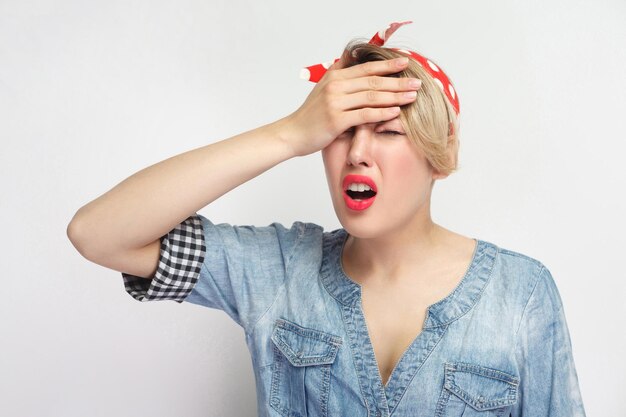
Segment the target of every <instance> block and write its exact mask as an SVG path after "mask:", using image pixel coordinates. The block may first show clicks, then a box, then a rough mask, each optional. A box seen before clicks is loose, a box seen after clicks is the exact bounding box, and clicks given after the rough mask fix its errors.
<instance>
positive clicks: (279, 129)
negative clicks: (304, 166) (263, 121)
mask: <svg viewBox="0 0 626 417" xmlns="http://www.w3.org/2000/svg"><path fill="white" fill-rule="evenodd" d="M289 117H290V116H286V117H283V118H282V119H279V120H276V121H275V122H273V123H270V124H268V125H266V126H265V127H266V128H267V129H268V130H269V135H270V136H271V137H272V138H274V139H275V140H276V141H277V142H278V143H279V144H280V145H279V146H280V147H281V148H282V150H283V152H284V155H285V156H286V158H285V159H291V158H294V157H296V156H301V155H300V154H299V153H298V151H297V149H295V148H294V144H295V141H294V140H293V138H294V134H293V131H292V128H291V127H290V126H291V123H290V118H289Z"/></svg>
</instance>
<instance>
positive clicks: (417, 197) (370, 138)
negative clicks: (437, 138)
mask: <svg viewBox="0 0 626 417" xmlns="http://www.w3.org/2000/svg"><path fill="white" fill-rule="evenodd" d="M393 132H398V133H399V134H396V133H393ZM322 158H323V160H324V168H325V171H326V179H327V181H328V187H329V189H330V194H331V198H332V202H333V206H334V208H335V213H337V217H338V219H339V222H340V223H341V224H342V226H343V227H344V228H345V229H346V230H347V231H348V233H349V234H351V235H352V236H355V237H359V238H372V237H377V236H391V235H393V234H395V233H396V232H398V231H405V232H406V231H407V229H410V228H411V226H415V227H420V226H421V225H423V223H424V222H425V221H427V222H430V195H431V190H432V183H433V180H434V179H438V178H443V177H442V176H441V175H438V174H437V173H436V172H434V170H433V169H432V167H431V166H430V164H429V163H428V161H427V159H426V157H425V156H424V154H423V153H422V152H421V151H420V150H419V149H418V147H417V146H416V145H415V144H413V143H412V142H411V140H410V139H409V138H408V136H406V134H405V130H404V127H403V126H402V122H401V121H400V119H399V118H395V119H392V120H389V121H386V122H380V123H377V124H374V123H368V124H364V125H360V126H356V127H353V128H351V129H349V130H348V131H346V132H344V133H342V134H341V135H340V136H338V137H337V138H336V139H335V140H334V141H333V142H331V143H330V145H328V146H327V147H326V148H324V149H322ZM352 174H354V175H361V176H366V177H368V178H364V177H360V178H359V177H350V176H349V175H352ZM368 180H371V181H372V182H373V183H371V184H370V188H372V190H374V191H376V195H375V196H374V197H372V198H368V197H370V196H371V195H372V194H373V193H372V192H369V193H365V194H361V195H359V194H354V193H353V192H352V191H346V189H347V188H348V187H349V186H350V183H362V184H365V183H367V182H368ZM352 188H355V187H354V186H353V187H352ZM361 188H364V187H363V186H361ZM365 188H366V187H365ZM357 189H358V188H357ZM350 196H352V197H354V198H356V199H360V200H362V201H360V202H359V201H356V200H355V199H354V198H351V197H350Z"/></svg>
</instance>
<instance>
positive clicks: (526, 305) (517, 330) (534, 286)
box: [515, 265, 545, 350]
mask: <svg viewBox="0 0 626 417" xmlns="http://www.w3.org/2000/svg"><path fill="white" fill-rule="evenodd" d="M544 269H545V266H544V265H541V268H540V269H539V272H538V274H537V279H535V284H534V285H533V289H532V291H531V292H530V296H529V297H528V300H526V304H525V305H524V310H522V316H521V317H520V321H519V323H518V325H517V329H516V330H515V350H517V344H518V336H519V331H520V328H521V327H522V325H523V323H524V319H525V317H526V310H527V308H528V305H529V304H530V302H531V300H532V299H533V297H534V295H535V290H536V289H537V287H538V286H539V281H541V277H542V274H543V271H544Z"/></svg>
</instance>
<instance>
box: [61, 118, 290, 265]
mask: <svg viewBox="0 0 626 417" xmlns="http://www.w3.org/2000/svg"><path fill="white" fill-rule="evenodd" d="M282 124H283V119H281V120H278V121H277V122H274V123H272V124H269V125H265V126H262V127H259V128H257V129H254V130H251V131H248V132H245V133H242V134H240V135H237V136H233V137H231V138H228V139H225V140H222V141H220V142H216V143H213V144H210V145H206V146H203V147H200V148H197V149H194V150H191V151H188V152H185V153H182V154H180V155H176V156H173V157H171V158H168V159H166V160H164V161H161V162H159V163H157V164H154V165H151V166H149V167H147V168H145V169H143V170H141V171H139V172H137V173H136V174H134V175H132V176H130V177H129V178H127V179H125V180H124V181H122V182H121V183H119V184H118V185H116V186H115V187H114V188H113V189H111V190H110V191H108V192H106V193H105V194H103V195H102V196H100V197H98V198H96V199H95V200H93V201H91V202H90V203H88V204H86V205H85V206H83V207H81V208H80V209H79V210H78V211H77V212H76V214H75V215H74V217H73V218H72V221H71V222H70V224H69V226H68V229H67V233H68V237H69V238H70V240H71V241H72V243H73V244H74V246H75V247H76V248H77V249H78V251H79V252H80V253H81V254H82V255H83V256H85V257H86V258H88V259H90V260H93V261H94V262H96V263H100V262H98V259H102V258H105V257H111V256H114V254H118V253H124V252H131V251H139V253H136V254H135V255H140V256H149V254H146V252H155V254H154V257H155V258H156V257H158V244H157V241H158V240H159V238H160V237H161V236H163V235H165V234H167V233H168V232H169V231H170V230H172V229H173V228H174V227H175V226H176V225H178V224H179V223H180V222H182V221H183V220H185V219H186V218H187V217H189V216H190V215H192V214H194V213H195V212H197V211H198V210H200V209H201V208H203V207H204V206H206V205H208V204H209V203H211V202H212V201H214V200H216V199H217V198H219V197H220V196H222V195H224V194H226V193H227V192H228V191H230V190H232V189H234V188H235V187H237V186H239V185H241V184H243V183H244V182H246V181H248V180H250V179H252V178H254V177H256V176H258V175H260V174H261V173H263V172H264V171H266V170H268V169H269V168H271V167H273V166H275V165H277V164H278V163H280V162H282V161H285V160H287V159H289V158H291V157H293V156H294V155H293V154H292V150H291V147H290V146H288V145H287V144H286V142H285V140H284V139H283V138H282V137H281V128H282ZM149 246H152V247H153V248H152V249H153V250H152V251H150V249H147V250H144V251H143V252H141V250H142V249H144V248H147V247H149ZM107 266H108V265H107ZM155 266H156V262H155ZM128 272H132V271H128Z"/></svg>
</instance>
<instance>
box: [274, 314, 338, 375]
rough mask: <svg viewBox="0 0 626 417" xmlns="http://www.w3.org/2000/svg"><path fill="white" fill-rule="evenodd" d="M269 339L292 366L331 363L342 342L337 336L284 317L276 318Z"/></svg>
mask: <svg viewBox="0 0 626 417" xmlns="http://www.w3.org/2000/svg"><path fill="white" fill-rule="evenodd" d="M271 339H272V342H274V344H275V345H276V347H277V348H278V349H279V350H280V351H281V352H282V353H283V355H285V357H286V358H287V359H289V362H291V364H292V365H293V366H308V365H327V364H331V363H333V362H334V361H335V357H336V356H337V351H338V350H339V347H340V346H341V343H342V339H341V337H339V336H335V335H332V334H330V333H326V332H323V331H321V330H315V329H310V328H306V327H301V326H298V325H297V324H295V323H292V322H290V321H288V320H285V319H278V320H276V323H275V325H274V330H273V331H272V337H271Z"/></svg>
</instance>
